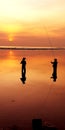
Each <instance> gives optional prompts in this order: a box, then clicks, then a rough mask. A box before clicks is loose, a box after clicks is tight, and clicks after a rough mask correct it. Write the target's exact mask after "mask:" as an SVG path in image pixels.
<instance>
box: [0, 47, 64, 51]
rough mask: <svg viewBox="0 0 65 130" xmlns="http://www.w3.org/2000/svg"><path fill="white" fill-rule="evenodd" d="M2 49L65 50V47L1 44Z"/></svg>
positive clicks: (0, 48)
mask: <svg viewBox="0 0 65 130" xmlns="http://www.w3.org/2000/svg"><path fill="white" fill-rule="evenodd" d="M0 50H65V47H22V46H0Z"/></svg>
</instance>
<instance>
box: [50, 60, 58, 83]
mask: <svg viewBox="0 0 65 130" xmlns="http://www.w3.org/2000/svg"><path fill="white" fill-rule="evenodd" d="M51 64H52V67H53V73H52V77H51V78H53V81H56V79H57V64H58V62H57V59H54V62H51Z"/></svg>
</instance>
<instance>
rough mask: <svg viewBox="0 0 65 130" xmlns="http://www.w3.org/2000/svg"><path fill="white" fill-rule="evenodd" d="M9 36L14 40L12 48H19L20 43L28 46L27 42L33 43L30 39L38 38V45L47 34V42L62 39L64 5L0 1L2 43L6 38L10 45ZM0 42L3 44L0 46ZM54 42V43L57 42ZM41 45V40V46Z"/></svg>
mask: <svg viewBox="0 0 65 130" xmlns="http://www.w3.org/2000/svg"><path fill="white" fill-rule="evenodd" d="M47 32H48V33H47ZM11 34H13V37H16V39H17V41H16V45H21V41H23V42H24V43H23V44H24V45H28V43H29V41H30V40H31V41H32V40H33V42H34V38H33V36H34V37H38V38H39V40H38V41H39V45H40V41H41V38H43V39H44V38H47V34H49V36H50V37H51V38H53V37H54V38H55V39H56V38H57V39H59V38H61V39H64V36H65V1H64V0H57V1H56V0H52V1H51V0H40V1H39V0H24V1H21V0H14V1H13V0H11V1H10V0H5V1H4V0H2V1H1V0H0V39H4V35H6V39H7V37H9V38H8V41H13V37H12V36H9V35H11ZM23 36H24V37H25V38H23ZM27 37H28V38H27ZM29 38H30V39H29ZM16 39H15V40H16ZM24 39H26V41H27V43H26V42H25V41H24ZM18 41H19V42H18ZM4 42H5V41H4V40H3V41H2V43H1V44H0V45H3V43H4ZM56 42H57V43H58V42H59V40H58V41H57V40H56ZM43 43H44V40H43V41H42V43H41V45H42V46H44V45H43ZM33 44H35V43H33ZM33 44H32V45H33ZM45 44H46V43H45ZM60 44H61V43H60ZM63 45H64V43H63Z"/></svg>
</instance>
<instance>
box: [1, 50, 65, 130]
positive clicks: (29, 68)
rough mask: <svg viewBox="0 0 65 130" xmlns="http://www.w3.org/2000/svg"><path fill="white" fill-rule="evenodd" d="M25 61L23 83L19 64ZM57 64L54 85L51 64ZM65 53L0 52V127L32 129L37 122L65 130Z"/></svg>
mask: <svg viewBox="0 0 65 130" xmlns="http://www.w3.org/2000/svg"><path fill="white" fill-rule="evenodd" d="M23 57H26V81H25V84H23V82H22V81H21V79H20V78H21V64H20V62H21V60H22V58H23ZM54 58H57V60H58V67H57V79H56V82H54V81H53V79H52V78H51V76H52V72H53V68H52V64H51V61H54ZM64 59H65V51H60V50H59V51H50V50H48V51H44V50H42V51H41V50H40V51H37V50H36V51H32V50H30V51H21V50H20V51H17V50H0V127H3V128H4V127H11V126H13V125H17V126H19V127H21V128H22V129H23V130H24V129H26V130H27V129H30V130H31V129H32V119H35V118H36V119H37V118H41V119H42V122H46V123H50V124H52V125H54V126H56V127H57V128H58V129H59V130H65V60H64Z"/></svg>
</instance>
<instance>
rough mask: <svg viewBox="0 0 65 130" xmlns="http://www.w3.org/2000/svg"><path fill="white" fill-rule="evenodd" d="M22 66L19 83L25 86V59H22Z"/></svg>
mask: <svg viewBox="0 0 65 130" xmlns="http://www.w3.org/2000/svg"><path fill="white" fill-rule="evenodd" d="M20 64H22V70H21V76H22V77H21V78H20V79H21V81H22V82H23V84H25V81H26V58H23V59H22V61H21V63H20Z"/></svg>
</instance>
